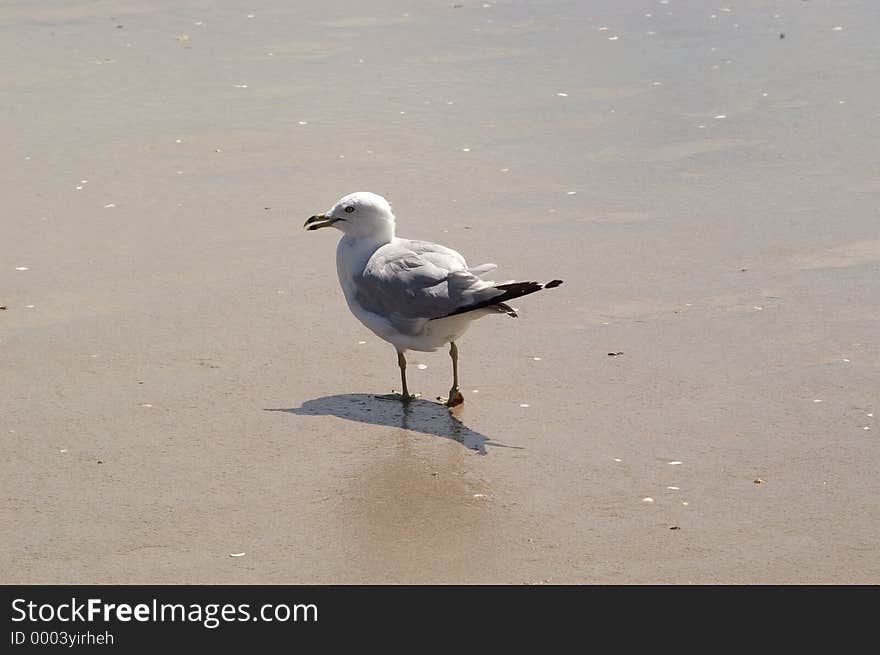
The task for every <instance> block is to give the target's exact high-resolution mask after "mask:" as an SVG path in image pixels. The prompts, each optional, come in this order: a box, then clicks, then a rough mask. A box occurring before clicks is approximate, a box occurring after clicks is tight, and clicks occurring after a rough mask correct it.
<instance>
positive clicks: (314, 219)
mask: <svg viewBox="0 0 880 655" xmlns="http://www.w3.org/2000/svg"><path fill="white" fill-rule="evenodd" d="M338 220H340V219H338V218H331V217H329V216H327V215H326V214H316V215H315V216H310V217H309V219H308V220H307V221H306V222H305V224H304V225H303V227H304V228H306V229H307V230H320V229H321V228H322V227H330V226H331V225H333V224H334V223H335V222H336V221H338Z"/></svg>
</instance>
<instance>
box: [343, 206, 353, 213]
mask: <svg viewBox="0 0 880 655" xmlns="http://www.w3.org/2000/svg"><path fill="white" fill-rule="evenodd" d="M353 211H354V207H353V206H351V205H349V206H348V207H346V208H345V213H346V214H350V213H352V212H353Z"/></svg>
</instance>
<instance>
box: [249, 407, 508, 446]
mask: <svg viewBox="0 0 880 655" xmlns="http://www.w3.org/2000/svg"><path fill="white" fill-rule="evenodd" d="M266 411H268V412H288V413H290V414H297V415H298V416H337V417H339V418H344V419H348V420H349V421H358V422H360V423H372V424H373V425H386V426H388V427H393V428H402V429H404V430H412V431H413V432H421V433H423V434H432V435H435V436H438V437H445V438H447V439H452V440H453V441H457V442H458V443H460V444H461V445H463V446H465V447H466V448H470V449H471V450H475V451H477V452H478V453H480V454H481V455H485V454H486V446H498V447H502V448H516V446H505V445H504V444H501V443H497V442H493V441H492V440H491V439H490V438H489V437H487V436H485V435H483V434H480V433H479V432H477V431H475V430H471V429H470V428H469V427H467V426H466V425H465V424H464V423H462V422H461V421H460V420H459V419H458V418H457V417H456V416H455V413H456V412H457V411H459V410H458V408H453V409H451V410H450V409H449V408H447V407H446V406H445V405H441V404H439V403H435V402H431V401H429V400H421V399H416V400H413V401H411V402H409V403H407V404H403V403H401V402H400V401H397V400H386V399H383V398H379V397H377V396H373V395H370V394H366V393H346V394H339V395H335V396H324V397H322V398H314V399H312V400H307V401H306V402H304V403H303V404H302V405H301V406H299V407H290V408H286V409H284V408H278V409H266Z"/></svg>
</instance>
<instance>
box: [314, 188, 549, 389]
mask: <svg viewBox="0 0 880 655" xmlns="http://www.w3.org/2000/svg"><path fill="white" fill-rule="evenodd" d="M303 227H304V228H305V229H307V230H320V229H322V228H325V227H333V228H336V229H337V230H339V231H340V232H342V238H341V239H340V240H339V245H338V246H337V248H336V271H337V273H338V274H339V284H340V286H341V287H342V293H343V294H344V295H345V300H346V302H347V303H348V308H349V309H350V310H351V313H352V314H354V315H355V317H357V319H358V320H359V321H360V322H361V323H363V324H364V325H365V326H366V327H367V328H369V329H370V330H371V331H372V332H373V333H374V334H375V335H376V336H378V337H379V338H380V339H383V340H385V341H387V342H388V343H390V344H391V345H392V346H394V348H395V350H396V351H397V365H398V367H399V368H400V382H401V385H402V386H403V393H401V394H396V393H395V394H388V395H385V396H380V397H381V398H385V399H394V400H400V401H402V402H404V403H408V402H410V401H411V400H413V399H414V398H415V397H416V396H413V395H410V393H409V390H408V388H407V385H406V356H405V353H406V351H407V350H416V351H420V352H434V351H436V350H437V349H439V348H442V347H443V346H445V345H446V344H447V343H448V344H449V356H450V357H451V358H452V388H451V389H450V390H449V396H448V398H447V400H446V405H448V406H449V407H453V406H455V405H459V404H461V403H463V402H464V396H462V394H461V389H460V388H459V386H458V346H456V345H455V342H456V341H457V340H458V339H459V338H460V337H461V336H462V335H463V334H464V333H465V332H466V331H467V329H468V327H470V324H471V323H472V322H473V321H475V320H477V319H478V318H482V317H483V316H486V315H488V314H507V315H508V316H511V317H513V318H516V317H517V314H516V311H514V309H513V308H512V307H511V306H510V305H508V304H507V301H509V300H513V299H514V298H519V297H520V296H526V295H528V294H530V293H535V292H536V291H540V290H541V289H552V288H553V287H558V286H559V285H560V284H562V280H552V281H550V282H547V283H546V284H541V283H539V282H513V281H511V282H505V283H503V284H496V283H495V282H492V281H486V280H483V279H482V277H483V276H484V275H486V274H487V273H490V272H491V271H494V270H495V269H496V268H497V266H496V265H495V264H482V265H480V266H470V267H469V266H468V265H467V262H466V261H465V259H464V257H463V256H462V255H461V254H459V253H458V252H456V251H455V250H452V249H451V248H446V247H445V246H441V245H438V244H436V243H431V242H429V241H411V240H409V239H402V238H400V237H397V236H395V234H394V227H395V219H394V213H393V212H392V211H391V205H390V204H389V202H388V201H387V200H385V198H383V197H382V196H380V195H377V194H375V193H370V192H367V191H359V192H357V193H350V194H349V195H347V196H344V197H343V198H341V199H340V200H339V201H338V202H337V203H336V204H335V205H333V207H332V208H331V209H330V211H328V212H327V213H325V214H316V215H315V216H311V217H310V218H309V219H308V220H306V222H305V225H303Z"/></svg>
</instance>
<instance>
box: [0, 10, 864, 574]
mask: <svg viewBox="0 0 880 655" xmlns="http://www.w3.org/2000/svg"><path fill="white" fill-rule="evenodd" d="M190 4H191V6H190V7H188V8H180V7H179V6H177V5H178V3H172V2H74V1H63V2H54V3H45V4H44V3H41V5H40V6H39V7H35V6H33V3H30V2H24V1H23V0H19V1H17V2H11V3H5V4H4V7H3V8H0V33H2V36H3V38H2V39H0V55H2V57H3V60H4V61H7V62H15V65H14V66H8V67H7V72H6V75H5V76H4V79H3V80H2V82H0V100H2V102H0V112H2V124H3V126H4V148H3V149H2V152H0V167H2V169H0V170H2V172H3V174H2V176H0V177H2V187H3V199H4V211H3V213H2V216H0V234H2V236H3V239H2V248H0V305H2V306H4V307H5V308H6V309H4V310H0V361H2V365H3V373H2V375H0V448H2V452H0V454H2V457H0V461H2V465H0V466H2V476H0V485H2V496H3V503H2V507H0V532H2V534H3V535H4V537H3V546H4V547H3V548H2V550H0V581H2V582H4V583H14V582H27V583H48V582H54V583H61V582H64V583H91V582H99V583H105V582H124V583H137V582H143V583H160V582H165V583H186V582H200V583H221V582H227V583H257V582H260V583H310V582H314V583H368V582H440V583H453V582H464V583H480V582H502V583H516V584H518V583H548V582H549V583H717V582H724V583H758V582H765V583H799V582H819V583H878V582H880V550H878V548H877V543H878V538H880V505H878V503H877V498H878V494H880V482H878V477H877V468H878V462H880V442H878V438H880V424H878V423H877V420H876V418H875V416H874V413H875V412H876V411H877V409H878V406H877V399H878V397H880V346H878V340H877V337H878V334H880V330H878V316H880V288H878V279H880V278H878V273H880V232H878V223H880V183H878V179H880V162H878V157H877V144H878V143H880V128H878V125H880V121H878V120H877V118H878V114H877V101H878V92H877V89H878V88H880V84H878V82H880V75H878V73H880V56H878V55H880V46H878V44H877V39H876V30H875V29H873V27H872V26H873V25H876V19H877V15H878V14H877V11H878V10H877V8H876V7H874V6H873V5H872V3H869V2H835V3H828V2H819V1H813V2H797V3H783V2H765V1H761V2H758V1H749V2H733V3H730V4H729V5H719V6H717V7H716V6H714V5H713V6H712V7H708V6H707V5H706V4H705V3H702V2H697V1H692V2H681V1H679V0H670V1H669V2H656V1H639V2H631V3H616V2H611V1H610V0H608V1H605V2H589V3H585V2H575V1H573V0H572V1H570V2H565V1H558V2H557V1H554V0H548V1H546V2H540V3H524V2H489V3H486V4H489V5H491V6H484V4H483V3H481V2H477V3H471V2H462V3H461V4H462V5H463V6H462V7H458V8H456V7H454V6H453V4H454V3H453V2H451V1H450V2H432V3H415V2H402V1H396V0H383V1H380V2H376V3H370V8H369V9H367V8H366V7H365V6H363V5H362V4H360V3H352V2H340V1H329V2H328V1H322V2H308V3H295V4H296V5H297V6H296V7H295V8H292V7H288V6H287V5H288V4H294V3H282V2H266V1H259V0H258V1H256V2H252V3H250V4H249V6H248V8H247V9H240V8H236V7H235V3H213V2H211V3H209V2H196V3H190ZM620 5H626V6H625V7H624V6H620ZM249 14H250V16H249ZM783 34H784V38H782V37H781V35H783ZM354 190H371V191H374V192H377V193H381V194H383V195H386V196H387V197H388V198H389V199H390V200H391V201H392V203H393V205H394V208H395V211H396V213H397V217H398V232H399V233H400V234H401V235H403V236H407V237H411V238H423V239H428V240H433V241H438V242H440V243H444V244H446V245H449V246H451V247H453V248H456V249H458V250H460V251H462V252H463V253H464V254H465V255H466V256H467V258H468V261H469V262H470V263H473V264H478V263H482V262H487V261H491V262H495V263H497V264H498V265H499V271H498V278H499V279H509V278H514V277H517V278H520V279H539V280H548V279H552V278H554V277H559V278H562V279H564V280H565V281H566V283H565V285H564V286H563V287H561V288H559V289H556V290H554V291H552V292H551V291H548V292H545V293H541V294H537V295H535V296H531V297H528V298H524V299H522V300H521V301H519V302H517V303H516V305H517V306H518V307H519V309H520V318H519V319H518V320H511V319H509V318H507V317H501V316H499V317H488V318H486V319H483V320H482V321H481V322H479V323H477V324H476V325H475V326H474V327H473V328H472V329H471V331H470V332H469V333H468V334H467V335H466V336H465V338H464V339H462V340H461V342H460V343H459V348H460V352H461V374H462V381H463V388H464V393H465V397H466V403H465V406H464V407H463V408H461V409H460V410H458V411H456V412H455V413H454V414H450V413H449V412H448V411H447V410H446V409H445V408H443V407H442V406H439V405H437V404H436V403H434V402H432V401H431V399H433V398H434V397H435V396H437V395H440V394H443V393H445V392H446V390H447V389H448V388H449V383H450V377H451V372H450V370H449V358H448V356H447V355H446V353H445V352H442V351H440V352H437V353H433V354H423V353H411V355H410V369H409V372H410V381H411V387H412V388H414V389H415V390H418V391H421V392H422V393H423V395H424V398H425V400H423V401H420V402H418V403H416V404H414V406H412V407H411V408H409V409H408V410H406V411H403V410H402V409H401V408H399V407H398V406H396V405H394V404H390V403H388V402H386V401H380V400H376V399H374V398H373V394H378V393H386V392H388V391H390V390H391V389H392V388H395V387H397V386H398V377H397V367H396V361H395V356H394V352H393V349H392V348H391V347H390V346H389V345H387V344H385V343H384V342H381V341H379V340H378V339H377V338H376V337H374V336H373V335H372V334H371V333H369V332H368V331H367V330H366V329H365V328H364V327H362V326H361V325H360V324H359V323H358V322H357V321H356V320H355V319H354V317H352V316H351V315H350V313H349V312H348V309H347V308H346V307H345V304H344V301H343V299H342V297H341V294H340V292H339V289H338V283H337V280H336V272H335V261H334V249H335V243H336V238H335V237H336V235H335V233H331V231H330V230H325V231H321V232H317V233H305V232H303V231H302V230H301V225H302V222H303V220H304V219H305V218H306V217H307V216H309V215H311V214H313V213H315V212H319V211H323V210H325V209H327V208H328V207H329V206H330V205H331V204H332V203H333V202H334V201H335V200H336V199H337V198H338V197H339V196H341V195H343V194H344V193H347V192H350V191H354ZM19 269H26V270H19ZM612 352H613V353H618V352H620V353H622V354H620V355H616V356H609V354H608V353H612ZM418 364H423V365H426V366H427V368H422V369H420V368H418V367H417V365H418ZM648 499H650V500H648ZM673 528H675V529H673ZM233 553H235V554H239V553H244V555H243V556H239V557H230V555H231V554H233Z"/></svg>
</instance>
